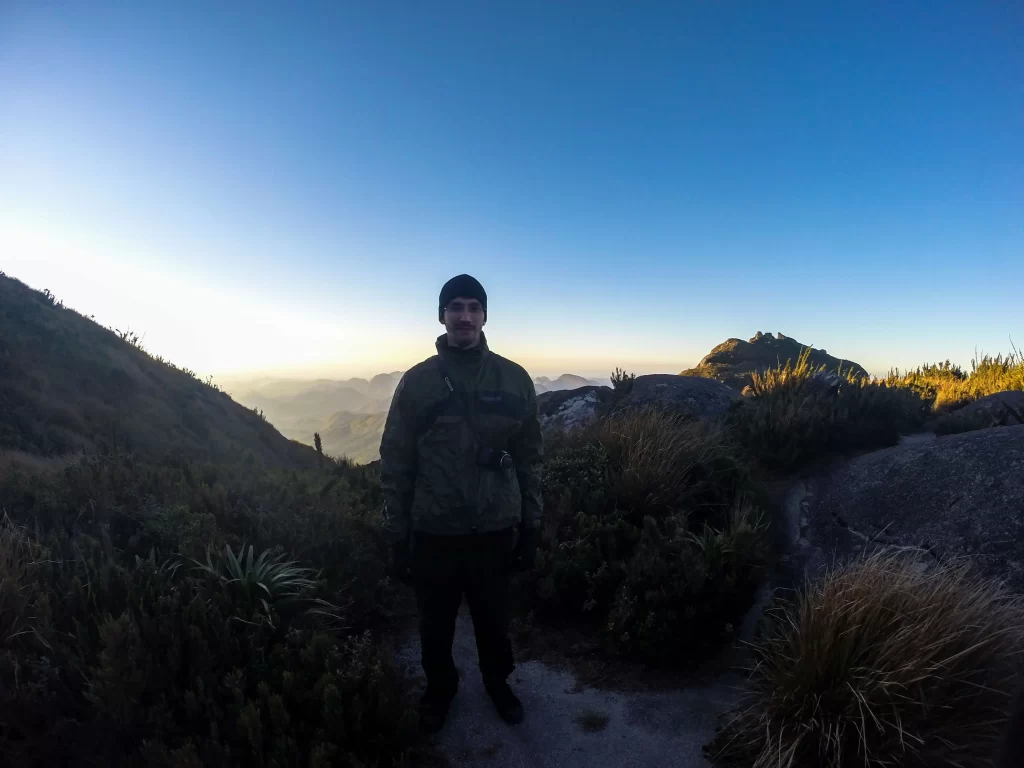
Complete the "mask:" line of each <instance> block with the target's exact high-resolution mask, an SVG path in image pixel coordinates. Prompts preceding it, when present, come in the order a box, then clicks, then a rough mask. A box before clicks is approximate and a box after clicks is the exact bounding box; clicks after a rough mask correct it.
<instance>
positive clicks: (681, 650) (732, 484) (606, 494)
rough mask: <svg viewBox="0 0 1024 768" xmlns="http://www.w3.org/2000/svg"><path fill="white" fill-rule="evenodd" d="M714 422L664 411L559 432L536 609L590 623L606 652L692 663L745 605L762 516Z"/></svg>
mask: <svg viewBox="0 0 1024 768" xmlns="http://www.w3.org/2000/svg"><path fill="white" fill-rule="evenodd" d="M736 456H737V452H736V449H735V447H734V446H733V445H732V444H731V443H730V442H729V441H728V439H727V437H726V435H725V433H724V432H723V431H722V430H721V429H720V428H718V427H715V426H712V425H709V424H705V423H702V422H696V421H688V420H686V419H684V418H682V417H681V416H679V415H677V414H673V413H669V412H664V411H660V410H657V409H643V410H633V411H629V412H625V413H620V414H617V415H614V416H612V417H610V418H608V419H605V420H603V421H602V422H601V423H599V424H598V425H596V426H594V427H592V428H590V429H588V430H585V431H576V432H572V433H570V434H569V435H567V436H565V437H564V438H562V439H561V440H558V441H556V442H555V443H554V444H553V445H552V446H551V447H550V450H549V458H548V459H547V461H546V464H545V488H546V501H545V504H546V506H545V517H544V529H543V531H542V536H541V547H540V553H539V555H538V559H537V569H536V571H535V572H534V573H533V574H531V576H530V578H529V580H528V582H529V583H528V584H527V586H528V588H529V591H530V599H531V606H532V609H533V611H534V615H535V617H536V618H537V619H539V620H540V621H543V622H547V623H554V624H557V625H562V626H564V625H566V624H570V625H577V626H580V625H582V626H586V627H590V628H591V629H592V630H593V631H594V632H596V633H597V634H598V635H599V636H600V637H601V639H602V642H603V646H604V648H605V650H606V651H607V652H608V653H611V654H614V655H619V656H627V657H634V658H645V659H651V660H657V661H661V662H665V663H677V662H680V663H685V662H688V661H692V660H693V659H694V658H699V656H700V654H702V653H705V652H707V651H709V650H711V649H713V648H717V647H719V646H720V645H721V643H722V642H723V641H724V640H726V639H727V638H728V637H729V636H730V633H731V627H732V625H733V623H734V622H735V621H736V620H737V618H738V617H739V616H740V615H741V614H742V612H743V611H744V610H745V609H746V608H747V607H749V605H750V603H751V599H752V594H753V590H754V588H755V585H756V584H757V581H758V578H759V576H760V575H761V573H762V571H763V568H764V566H765V564H766V559H767V546H766V535H765V534H766V527H767V526H766V522H765V519H764V517H763V515H762V514H761V512H760V511H759V509H758V508H757V506H756V505H755V504H754V502H753V500H752V499H750V498H748V497H747V496H746V495H745V494H746V493H747V492H749V491H750V489H751V482H750V478H749V476H748V474H747V472H746V469H745V467H744V465H743V464H742V463H741V462H740V461H738V460H737V458H736Z"/></svg>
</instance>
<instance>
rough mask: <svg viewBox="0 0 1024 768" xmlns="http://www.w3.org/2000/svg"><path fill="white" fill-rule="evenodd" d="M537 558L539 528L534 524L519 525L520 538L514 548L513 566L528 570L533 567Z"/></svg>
mask: <svg viewBox="0 0 1024 768" xmlns="http://www.w3.org/2000/svg"><path fill="white" fill-rule="evenodd" d="M536 559H537V529H536V528H534V527H532V526H526V525H520V526H519V539H518V541H516V547H515V549H514V550H512V567H513V568H515V569H516V570H517V571H528V570H530V569H531V568H533V564H534V562H535V561H536Z"/></svg>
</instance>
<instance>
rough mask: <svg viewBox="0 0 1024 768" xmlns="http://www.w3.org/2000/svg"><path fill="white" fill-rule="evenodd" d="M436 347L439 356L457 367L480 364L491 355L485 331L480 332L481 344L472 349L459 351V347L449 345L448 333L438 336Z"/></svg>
mask: <svg viewBox="0 0 1024 768" xmlns="http://www.w3.org/2000/svg"><path fill="white" fill-rule="evenodd" d="M434 346H435V347H436V348H437V354H439V355H440V356H441V357H443V358H444V359H445V360H446V361H447V362H450V363H452V364H455V365H458V364H473V363H478V362H480V361H481V360H483V359H484V358H486V357H487V355H489V354H490V353H491V350H490V348H489V347H488V346H487V337H486V336H485V335H484V332H483V331H480V343H479V344H477V345H476V346H475V347H473V348H472V349H459V348H458V347H453V346H451V345H450V344H449V343H448V334H447V333H442V334H441V335H440V336H438V337H437V341H436V342H434Z"/></svg>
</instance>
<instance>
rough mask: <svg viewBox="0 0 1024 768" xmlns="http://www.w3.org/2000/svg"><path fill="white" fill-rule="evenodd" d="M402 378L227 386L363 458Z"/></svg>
mask: <svg viewBox="0 0 1024 768" xmlns="http://www.w3.org/2000/svg"><path fill="white" fill-rule="evenodd" d="M401 378H402V371H392V372H390V373H381V374H378V375H376V376H374V377H373V378H372V379H370V380H366V379H360V378H355V379H341V380H338V379H311V380H304V381H303V380H297V379H273V378H261V379H253V380H252V381H250V382H247V383H244V384H238V383H236V384H235V385H234V386H233V387H232V388H231V389H232V397H234V398H235V400H237V401H238V402H240V403H242V404H243V405H246V406H248V407H250V408H259V409H260V410H262V411H263V413H264V414H266V416H267V419H268V420H269V421H270V423H271V424H273V425H274V426H275V427H276V428H277V429H278V430H279V431H280V432H281V434H283V435H285V436H286V437H290V438H292V439H294V440H298V441H299V442H302V443H306V444H307V445H312V444H313V434H314V433H315V432H319V433H320V439H321V440H322V441H323V447H324V451H325V452H326V453H328V454H330V455H332V456H347V457H348V458H350V459H352V460H353V461H357V462H360V463H366V462H370V461H373V460H374V459H377V458H379V455H380V454H379V450H380V438H381V435H382V434H383V433H384V422H385V420H386V418H387V411H388V408H389V407H390V406H391V398H392V396H393V395H394V393H395V388H396V387H397V386H398V382H399V380H400V379H401ZM533 381H534V384H535V386H536V388H537V394H541V393H544V392H557V391H561V390H565V389H577V388H578V387H586V386H590V385H593V384H602V383H607V382H599V381H595V380H593V379H587V378H584V377H583V376H576V375H575V374H571V373H565V374H562V375H561V376H559V377H558V378H557V379H550V378H548V377H547V376H538V377H536V378H535V379H534V380H533Z"/></svg>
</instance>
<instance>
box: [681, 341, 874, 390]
mask: <svg viewBox="0 0 1024 768" xmlns="http://www.w3.org/2000/svg"><path fill="white" fill-rule="evenodd" d="M806 348H807V345H805V344H801V343H800V342H799V341H797V340H796V339H791V338H790V337H788V336H784V335H782V334H781V333H777V334H775V335H774V336H772V335H771V334H770V333H761V332H760V331H758V332H757V334H755V335H754V337H753V338H752V339H750V340H749V341H743V340H742V339H727V340H726V341H723V342H722V343H721V344H719V345H718V346H717V347H715V348H714V349H712V350H711V352H710V353H708V355H707V356H706V357H705V358H704V359H703V360H701V361H700V363H699V364H698V365H697V367H696V368H690V369H689V370H686V371H683V372H682V373H680V374H679V375H680V376H703V377H704V378H706V379H716V380H717V381H720V382H722V383H723V384H726V385H728V386H730V387H732V388H733V389H737V390H742V389H743V388H744V387H745V386H747V385H748V384H750V380H751V379H750V375H751V374H752V373H753V372H754V371H765V370H767V369H769V368H775V367H776V366H779V365H785V364H786V362H787V361H790V360H792V361H793V362H794V363H795V362H796V360H797V359H798V358H799V357H800V353H801V352H803V351H804V349H806ZM810 362H811V365H813V366H815V367H818V366H825V367H826V368H827V369H828V370H830V371H838V370H839V369H842V370H843V371H852V372H853V373H854V374H855V375H858V376H867V375H868V372H867V371H866V370H864V368H862V367H861V366H860V365H858V364H857V363H854V362H851V361H849V360H842V359H840V358H837V357H832V355H829V354H827V353H826V352H825V350H824V349H813V348H812V349H811V352H810Z"/></svg>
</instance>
